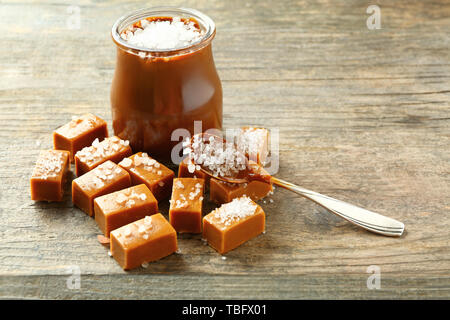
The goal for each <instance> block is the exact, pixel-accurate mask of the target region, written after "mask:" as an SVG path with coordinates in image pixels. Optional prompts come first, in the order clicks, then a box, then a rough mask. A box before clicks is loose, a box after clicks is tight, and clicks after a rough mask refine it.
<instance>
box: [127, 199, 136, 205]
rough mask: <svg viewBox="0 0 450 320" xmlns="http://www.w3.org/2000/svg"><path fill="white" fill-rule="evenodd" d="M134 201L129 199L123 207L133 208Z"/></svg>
mask: <svg viewBox="0 0 450 320" xmlns="http://www.w3.org/2000/svg"><path fill="white" fill-rule="evenodd" d="M135 203H136V202H135V201H134V200H133V199H129V200H128V201H127V202H126V203H125V205H126V206H127V207H132V206H134V205H135Z"/></svg>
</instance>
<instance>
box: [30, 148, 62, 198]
mask: <svg viewBox="0 0 450 320" xmlns="http://www.w3.org/2000/svg"><path fill="white" fill-rule="evenodd" d="M69 164H70V153H69V152H68V151H63V150H44V151H41V152H40V153H39V157H38V160H37V161H36V165H35V167H34V170H33V174H32V176H31V179H30V188H31V199H32V200H35V201H62V199H63V196H64V184H65V182H66V180H67V172H68V170H69Z"/></svg>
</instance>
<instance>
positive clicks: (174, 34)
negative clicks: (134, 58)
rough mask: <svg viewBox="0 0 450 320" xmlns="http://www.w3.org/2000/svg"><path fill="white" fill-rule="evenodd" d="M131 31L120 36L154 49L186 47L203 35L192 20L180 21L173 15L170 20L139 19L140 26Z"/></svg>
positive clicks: (137, 44) (131, 42)
mask: <svg viewBox="0 0 450 320" xmlns="http://www.w3.org/2000/svg"><path fill="white" fill-rule="evenodd" d="M132 31H133V32H130V33H126V35H125V36H122V38H123V39H125V41H127V42H128V43H129V44H132V45H135V46H138V47H143V48H148V49H156V50H158V49H175V48H182V47H186V46H189V45H192V44H194V43H196V42H199V41H200V40H201V39H202V37H203V32H202V31H201V30H199V29H198V28H197V27H196V26H195V25H194V24H193V23H192V22H190V21H182V20H181V19H180V18H179V17H173V18H172V21H162V20H159V21H158V20H157V21H148V20H141V28H137V27H136V28H134V29H133V30H132ZM123 34H124V33H122V35H123Z"/></svg>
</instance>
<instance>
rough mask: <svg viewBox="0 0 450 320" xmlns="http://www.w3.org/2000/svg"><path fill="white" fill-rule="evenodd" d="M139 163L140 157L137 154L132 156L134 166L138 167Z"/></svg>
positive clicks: (140, 162) (140, 161)
mask: <svg viewBox="0 0 450 320" xmlns="http://www.w3.org/2000/svg"><path fill="white" fill-rule="evenodd" d="M141 164H142V158H141V157H139V156H138V155H136V156H135V157H134V165H135V166H136V167H139V166H140V165H141Z"/></svg>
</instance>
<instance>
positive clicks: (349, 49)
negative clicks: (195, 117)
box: [0, 0, 450, 299]
mask: <svg viewBox="0 0 450 320" xmlns="http://www.w3.org/2000/svg"><path fill="white" fill-rule="evenodd" d="M73 2H74V5H78V6H79V7H80V13H81V29H80V30H68V29H67V25H66V22H67V15H68V13H67V6H68V4H67V3H66V2H63V1H39V2H34V1H14V2H2V3H1V4H0V8H1V10H0V21H1V23H0V33H1V34H2V47H1V48H0V124H1V127H2V130H1V131H0V163H1V165H0V181H1V182H2V183H1V184H0V218H1V219H2V223H1V224H0V237H1V239H2V240H1V243H0V297H25V298H77V297H80V298H81V297H85V298H102V297H111V295H112V296H113V297H116V298H119V297H121V296H127V297H131V298H139V297H147V298H164V297H176V298H210V297H215V298H225V299H226V298H247V297H260V298H281V299H285V298H286V299H287V298H353V297H356V298H408V297H409V298H421V297H435V298H448V296H449V290H450V289H449V288H450V281H449V270H450V262H449V260H450V254H449V253H450V252H449V249H448V248H449V244H450V232H449V230H450V221H449V219H448V213H449V210H450V197H449V196H448V195H449V194H450V152H449V145H450V99H449V97H450V89H449V78H450V50H449V48H450V35H449V33H448V30H449V28H450V18H449V17H450V5H449V4H448V2H445V1H435V2H431V3H426V4H425V3H424V2H421V1H395V2H393V3H382V4H380V7H381V10H382V29H381V30H374V31H369V30H368V29H367V28H366V25H365V20H366V18H367V16H368V15H367V14H366V13H365V9H366V7H367V5H368V4H367V2H365V1H337V2H329V1H323V2H320V3H317V2H316V1H296V2H294V1H281V2H277V3H276V4H274V3H273V2H271V1H258V2H249V3H247V4H243V3H242V1H226V2H211V1H203V0H202V1H188V2H187V3H185V2H179V1H175V2H173V5H183V6H191V7H195V8H198V9H200V10H202V11H204V12H206V13H207V14H209V15H210V16H211V17H212V18H213V19H214V20H215V21H216V24H217V29H218V32H217V36H216V39H215V40H214V53H215V61H216V65H217V68H218V71H219V74H220V76H221V78H222V80H223V89H224V125H225V126H226V127H237V126H240V125H247V124H254V125H261V126H268V127H272V128H278V129H279V132H280V159H281V160H280V161H281V163H280V170H279V173H278V176H279V177H280V178H286V179H288V180H290V181H292V182H295V183H298V184H300V185H302V186H304V187H306V188H309V189H312V190H317V191H319V192H322V193H325V194H328V195H330V196H334V197H337V198H341V199H343V200H347V201H349V202H353V203H355V204H359V205H361V206H363V207H367V208H369V209H371V210H374V211H379V212H381V213H385V214H386V215H389V216H392V217H393V218H396V219H399V220H401V221H403V222H404V223H405V225H406V228H407V231H406V234H405V235H404V236H403V237H402V238H399V239H391V238H384V237H380V236H376V235H373V234H370V233H368V232H365V231H363V230H359V229H357V228H356V227H354V226H352V225H350V224H349V223H347V222H345V221H342V220H340V219H338V218H336V217H335V216H333V215H331V214H329V213H327V212H326V211H325V210H323V209H321V208H320V207H317V206H316V205H314V204H312V203H310V202H308V201H307V200H304V199H301V198H299V197H297V196H296V195H294V194H290V193H288V192H287V191H284V190H276V192H275V195H274V196H273V200H274V203H272V204H271V203H261V205H262V206H263V208H264V209H265V211H266V213H267V232H266V234H264V235H261V236H259V237H258V238H256V239H254V240H251V241H250V242H248V243H247V244H245V245H243V246H242V247H240V248H238V249H237V250H234V251H232V252H230V253H229V254H227V259H226V260H222V259H221V257H220V256H219V255H218V254H217V253H216V252H215V251H213V250H212V249H211V248H209V247H208V246H204V245H202V242H201V241H200V239H199V236H180V241H179V244H180V248H181V254H177V255H172V256H170V257H167V258H165V259H163V260H161V261H159V262H156V263H153V264H151V266H150V267H149V268H148V269H138V270H134V271H131V272H124V271H122V269H120V267H119V266H118V265H117V264H116V263H115V261H114V260H113V259H111V258H109V257H108V255H107V254H106V251H107V250H106V249H105V248H103V247H102V246H100V245H99V244H98V242H97V240H96V235H97V234H98V233H99V231H98V229H97V227H96V224H95V222H94V221H93V220H92V219H91V218H89V217H87V216H86V215H84V214H83V213H82V212H81V211H79V210H78V209H76V208H73V206H72V204H71V202H70V193H69V194H67V195H66V198H65V199H66V201H65V202H63V203H60V204H47V203H33V202H32V201H30V200H29V194H28V192H29V191H28V189H29V185H28V178H29V175H30V174H31V170H32V168H33V166H34V162H35V160H36V156H37V154H38V151H39V150H40V149H43V148H50V147H51V141H50V133H51V131H52V130H54V129H55V128H57V127H58V126H60V125H61V124H63V123H65V122H67V121H68V120H69V119H70V117H71V115H72V114H81V113H84V112H88V111H89V112H93V113H96V114H98V115H99V116H101V117H104V118H105V119H107V120H108V121H109V122H110V120H111V116H110V110H109V86H110V83H111V79H112V76H113V72H114V64H115V49H114V46H113V43H112V41H111V39H110V37H109V30H110V27H111V25H112V23H113V22H114V20H115V19H116V18H117V17H119V16H120V15H122V14H123V13H124V12H128V11H130V10H134V9H136V8H140V7H141V6H143V5H148V3H145V4H143V3H139V2H135V1H114V2H101V3H98V2H95V1H80V2H77V1H73ZM152 4H154V5H157V4H166V2H163V1H156V2H152ZM80 31H81V32H80ZM110 130H111V132H112V129H111V128H110ZM11 159H14V161H11ZM209 207H210V208H212V205H209ZM161 208H162V209H161V211H162V212H163V213H164V214H167V204H161ZM72 265H76V266H79V267H80V270H81V272H82V290H81V291H79V292H78V291H77V292H76V293H74V292H73V291H71V290H68V289H67V288H66V287H65V286H64V285H65V279H66V277H67V276H66V275H63V274H64V271H65V270H66V268H67V267H68V266H72ZM370 265H377V266H379V267H380V268H381V275H382V290H368V289H367V287H366V280H367V277H368V276H369V274H367V272H366V271H367V267H368V266H370ZM269 275H270V277H269ZM138 283H139V285H138ZM163 284H164V285H163ZM149 287H151V288H158V289H152V291H151V292H148V290H147V289H148V288H149ZM256 292H257V293H258V294H256Z"/></svg>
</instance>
